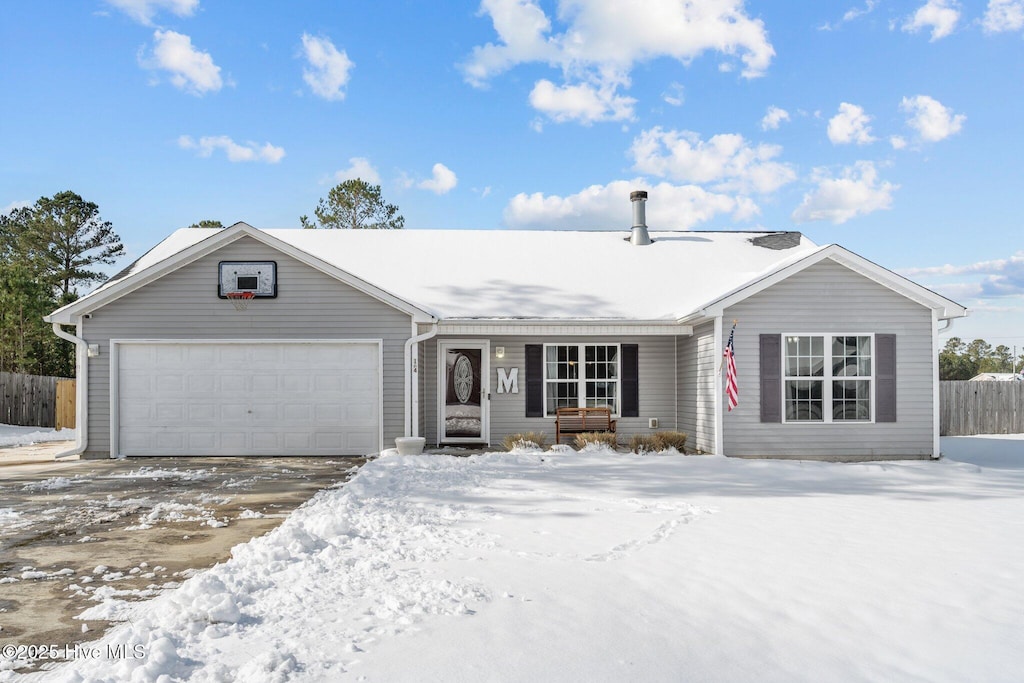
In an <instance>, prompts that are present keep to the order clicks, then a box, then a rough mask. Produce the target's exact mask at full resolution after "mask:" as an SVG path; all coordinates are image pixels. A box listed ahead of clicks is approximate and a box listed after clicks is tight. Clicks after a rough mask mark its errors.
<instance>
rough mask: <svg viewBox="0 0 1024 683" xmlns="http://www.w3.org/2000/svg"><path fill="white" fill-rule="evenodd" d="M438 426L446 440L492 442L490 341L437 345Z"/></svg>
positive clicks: (448, 342) (451, 342) (452, 441)
mask: <svg viewBox="0 0 1024 683" xmlns="http://www.w3.org/2000/svg"><path fill="white" fill-rule="evenodd" d="M438 352H439V354H440V358H439V362H438V367H439V368H441V372H440V373H439V374H438V379H439V380H440V386H439V387H438V389H439V392H438V394H439V399H440V400H439V401H438V403H439V405H440V407H441V410H440V411H439V416H438V417H439V422H440V425H439V428H438V433H439V434H440V435H441V441H442V442H443V443H490V426H489V424H488V410H487V408H488V400H487V399H488V391H489V390H490V389H489V387H488V382H487V379H488V377H489V372H490V371H489V370H488V354H489V344H488V343H487V342H455V341H447V342H440V343H439V344H438Z"/></svg>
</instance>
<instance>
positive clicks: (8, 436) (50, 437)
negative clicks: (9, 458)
mask: <svg viewBox="0 0 1024 683" xmlns="http://www.w3.org/2000/svg"><path fill="white" fill-rule="evenodd" d="M77 437H78V432H77V431H76V430H74V429H61V430H57V429H46V428H45V427H18V426H16V425H5V424H0V448H3V447H5V446H28V445H29V444H33V443H42V442H43V441H73V440H74V439H76V438H77Z"/></svg>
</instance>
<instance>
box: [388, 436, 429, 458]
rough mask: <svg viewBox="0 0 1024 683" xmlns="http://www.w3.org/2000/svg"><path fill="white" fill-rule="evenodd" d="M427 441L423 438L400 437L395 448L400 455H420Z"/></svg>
mask: <svg viewBox="0 0 1024 683" xmlns="http://www.w3.org/2000/svg"><path fill="white" fill-rule="evenodd" d="M426 443H427V440H426V439H425V438H424V437H422V436H400V437H398V438H397V439H395V447H396V448H397V449H398V454H399V455H419V454H420V453H422V452H423V447H424V446H425V445H426Z"/></svg>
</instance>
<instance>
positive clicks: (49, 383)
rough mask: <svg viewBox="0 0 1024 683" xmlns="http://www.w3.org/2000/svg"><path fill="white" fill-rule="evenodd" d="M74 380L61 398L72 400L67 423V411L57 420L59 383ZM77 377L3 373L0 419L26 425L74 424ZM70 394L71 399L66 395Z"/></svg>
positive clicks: (0, 376)
mask: <svg viewBox="0 0 1024 683" xmlns="http://www.w3.org/2000/svg"><path fill="white" fill-rule="evenodd" d="M62 382H64V383H67V382H70V383H71V390H70V392H68V390H67V385H66V384H65V388H64V390H63V391H62V392H61V394H60V395H61V398H62V399H63V401H64V403H65V408H64V410H65V411H66V410H67V407H66V403H67V401H68V400H70V401H71V407H70V415H71V419H70V422H68V419H67V413H66V412H65V413H64V416H63V422H61V423H58V421H57V416H58V409H57V406H58V398H57V397H58V385H60V383H62ZM74 384H75V380H73V379H72V380H68V379H65V378H63V377H41V376H39V375H19V374H15V373H13V372H0V422H2V423H4V424H9V425H21V426H25V427H50V428H53V427H57V426H62V427H68V428H72V427H74V426H75V407H74V403H75V390H74ZM68 394H70V399H68V398H66V396H67V395H68Z"/></svg>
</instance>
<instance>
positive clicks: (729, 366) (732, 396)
mask: <svg viewBox="0 0 1024 683" xmlns="http://www.w3.org/2000/svg"><path fill="white" fill-rule="evenodd" d="M735 335H736V324H735V323H733V326H732V331H730V332H729V343H727V344H726V345H725V352H724V353H723V354H722V355H723V356H724V357H725V396H726V398H728V399H729V412H732V409H733V408H735V407H736V406H737V405H739V402H740V388H739V385H738V384H737V383H736V349H735V347H733V343H732V339H733V337H734V336H735Z"/></svg>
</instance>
